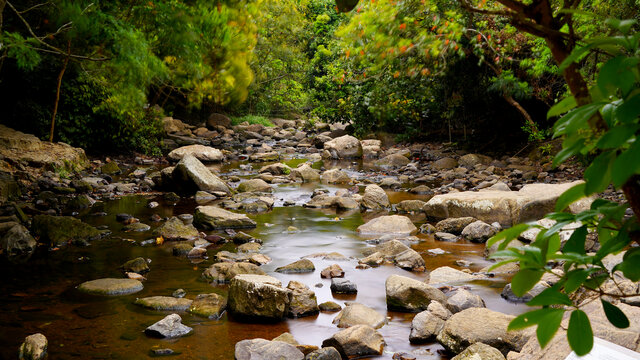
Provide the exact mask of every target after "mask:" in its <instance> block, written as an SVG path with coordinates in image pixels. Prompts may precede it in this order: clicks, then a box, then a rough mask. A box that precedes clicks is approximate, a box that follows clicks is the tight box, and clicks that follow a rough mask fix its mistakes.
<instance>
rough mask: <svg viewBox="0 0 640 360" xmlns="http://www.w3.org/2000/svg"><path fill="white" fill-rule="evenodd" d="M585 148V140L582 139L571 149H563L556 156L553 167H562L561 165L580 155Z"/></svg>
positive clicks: (570, 147)
mask: <svg viewBox="0 0 640 360" xmlns="http://www.w3.org/2000/svg"><path fill="white" fill-rule="evenodd" d="M583 147H584V139H580V140H578V141H576V142H574V143H573V144H572V145H571V146H569V147H563V148H562V150H560V151H559V152H558V153H557V154H556V156H555V157H554V158H553V167H556V166H558V165H560V164H561V163H563V162H564V161H565V160H567V159H568V158H570V157H572V156H573V155H576V154H578V153H579V152H580V150H582V148H583Z"/></svg>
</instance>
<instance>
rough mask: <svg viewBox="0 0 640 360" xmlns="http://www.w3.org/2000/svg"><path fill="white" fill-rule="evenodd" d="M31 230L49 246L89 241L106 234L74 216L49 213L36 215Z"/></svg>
mask: <svg viewBox="0 0 640 360" xmlns="http://www.w3.org/2000/svg"><path fill="white" fill-rule="evenodd" d="M31 231H32V232H33V234H34V235H36V236H39V237H40V241H41V242H49V243H50V245H51V246H60V245H65V244H67V243H70V242H85V241H91V240H95V239H98V238H100V237H102V236H104V235H106V234H107V232H106V231H100V230H98V229H96V228H94V227H93V226H91V225H88V224H85V223H83V222H82V221H80V220H78V219H76V218H74V217H71V216H51V215H36V216H35V217H34V218H33V223H32V229H31Z"/></svg>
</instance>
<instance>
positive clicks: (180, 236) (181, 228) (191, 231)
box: [153, 216, 198, 241]
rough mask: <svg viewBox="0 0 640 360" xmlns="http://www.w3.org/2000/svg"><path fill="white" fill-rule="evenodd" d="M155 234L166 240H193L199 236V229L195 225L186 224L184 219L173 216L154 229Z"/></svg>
mask: <svg viewBox="0 0 640 360" xmlns="http://www.w3.org/2000/svg"><path fill="white" fill-rule="evenodd" d="M153 233H154V235H155V236H161V237H162V238H163V239H164V240H169V241H172V240H175V241H179V240H193V239H195V238H197V237H198V230H197V229H196V228H195V227H194V226H193V225H191V224H190V225H185V224H184V222H183V221H182V220H180V219H179V218H177V217H175V216H173V217H171V218H170V219H169V220H167V221H166V222H165V223H164V224H162V225H160V226H159V227H157V228H156V229H155V230H154V231H153Z"/></svg>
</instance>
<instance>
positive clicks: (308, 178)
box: [289, 163, 320, 183]
mask: <svg viewBox="0 0 640 360" xmlns="http://www.w3.org/2000/svg"><path fill="white" fill-rule="evenodd" d="M289 177H290V178H291V179H292V180H298V179H299V180H302V182H305V183H307V182H314V181H319V180H320V172H319V171H318V170H316V169H314V168H312V167H311V166H310V165H309V164H307V163H304V164H300V165H298V167H297V168H295V169H293V170H291V174H290V175H289Z"/></svg>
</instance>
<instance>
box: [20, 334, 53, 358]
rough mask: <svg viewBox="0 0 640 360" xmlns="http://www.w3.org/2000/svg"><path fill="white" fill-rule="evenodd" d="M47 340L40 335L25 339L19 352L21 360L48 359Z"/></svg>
mask: <svg viewBox="0 0 640 360" xmlns="http://www.w3.org/2000/svg"><path fill="white" fill-rule="evenodd" d="M48 345H49V342H48V341H47V338H46V337H45V336H44V335H42V334H40V333H37V334H33V335H29V336H27V337H26V338H25V339H24V342H23V343H22V345H20V350H19V352H18V359H20V360H42V359H45V358H46V357H47V346H48Z"/></svg>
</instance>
